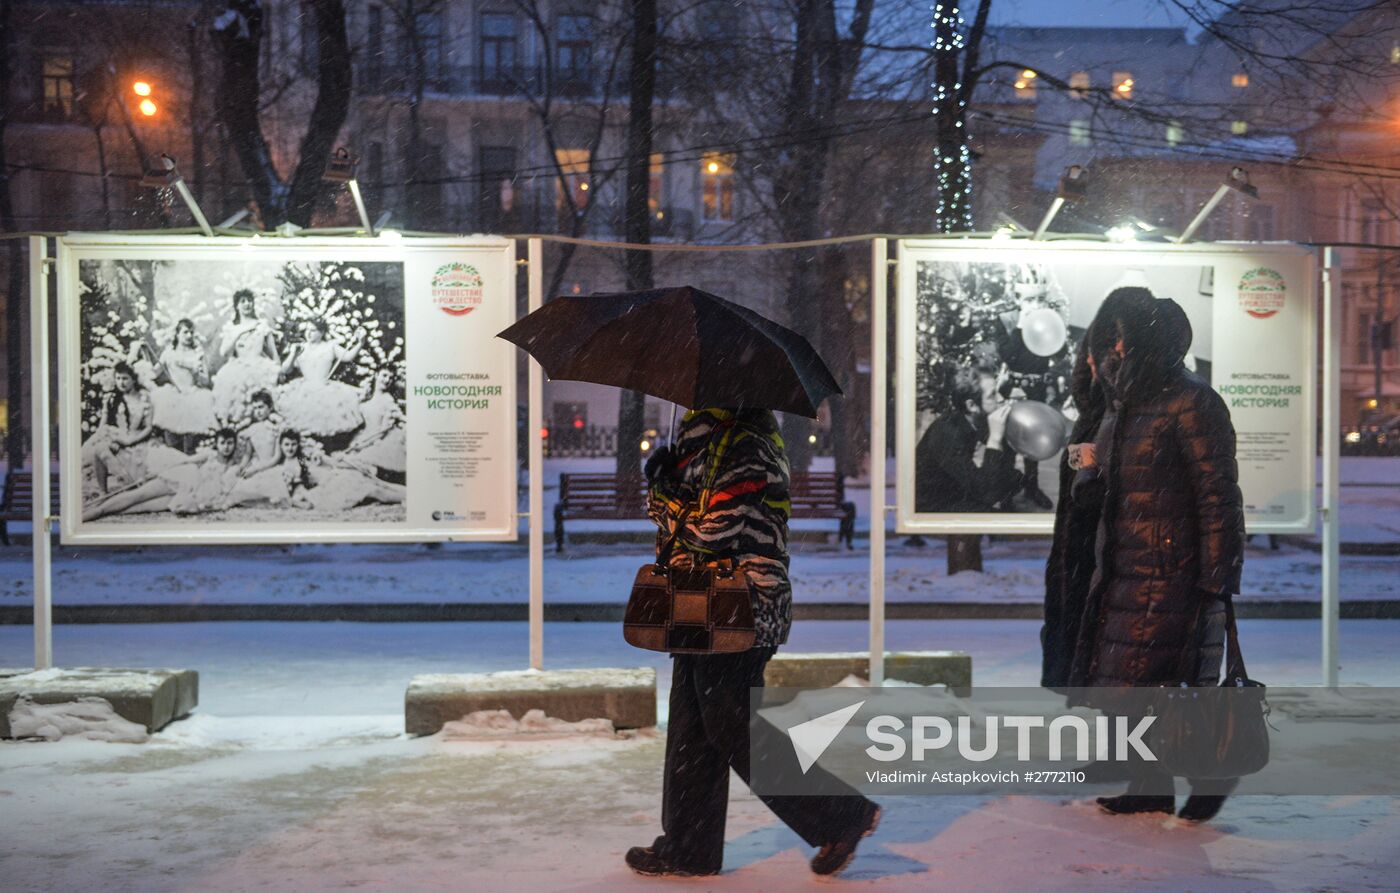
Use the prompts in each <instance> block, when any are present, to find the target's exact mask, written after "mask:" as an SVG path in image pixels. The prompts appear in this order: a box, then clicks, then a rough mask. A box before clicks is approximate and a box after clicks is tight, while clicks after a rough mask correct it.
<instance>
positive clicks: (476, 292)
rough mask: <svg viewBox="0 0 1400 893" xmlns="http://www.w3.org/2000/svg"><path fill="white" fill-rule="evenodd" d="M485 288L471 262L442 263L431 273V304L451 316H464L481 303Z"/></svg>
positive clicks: (479, 274)
mask: <svg viewBox="0 0 1400 893" xmlns="http://www.w3.org/2000/svg"><path fill="white" fill-rule="evenodd" d="M484 293H485V288H484V287H483V280H482V278H481V273H479V272H477V269H476V267H473V266H472V265H471V264H464V263H450V264H443V265H442V266H440V267H438V268H437V272H436V273H434V274H433V287H432V295H433V305H434V306H436V307H437V308H439V309H440V310H442V312H443V313H446V314H449V315H451V316H466V315H467V314H468V313H471V312H472V311H473V310H475V309H476V308H477V307H478V306H480V305H481V302H482V299H483V296H484Z"/></svg>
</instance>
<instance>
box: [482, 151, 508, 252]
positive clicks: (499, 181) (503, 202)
mask: <svg viewBox="0 0 1400 893" xmlns="http://www.w3.org/2000/svg"><path fill="white" fill-rule="evenodd" d="M477 159H478V166H479V167H480V169H481V195H480V199H479V202H478V205H477V212H478V214H479V215H480V217H481V228H482V230H483V231H484V232H491V231H492V230H496V229H499V228H500V226H501V223H502V222H503V221H504V220H505V219H506V218H507V217H509V216H510V214H511V212H513V211H514V210H515V148H514V147H513V146H482V147H481V148H480V149H479V150H478V152H477Z"/></svg>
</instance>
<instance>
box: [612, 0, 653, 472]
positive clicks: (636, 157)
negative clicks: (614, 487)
mask: <svg viewBox="0 0 1400 893" xmlns="http://www.w3.org/2000/svg"><path fill="white" fill-rule="evenodd" d="M631 7H632V54H631V56H632V58H631V70H630V71H629V73H628V85H629V88H630V93H629V95H628V101H627V196H626V204H625V206H624V208H623V215H624V217H623V232H624V238H625V239H626V241H628V242H631V243H634V244H637V245H646V244H649V243H650V242H651V206H650V204H649V202H648V199H649V198H650V197H651V148H652V100H653V98H654V96H655V94H656V0H631ZM624 262H625V263H626V266H627V288H628V289H632V290H637V289H646V288H651V287H652V285H653V281H652V269H651V252H650V251H628V252H627V253H626V255H625V257H624ZM645 428H646V396H645V395H644V394H640V393H638V392H636V391H623V392H622V394H621V395H620V396H619V397H618V404H617V474H618V475H619V476H623V475H625V476H627V477H628V478H636V479H637V482H638V483H639V484H640V476H641V466H642V448H641V442H642V433H643V431H644V430H645ZM652 446H653V448H655V445H654V444H653V445H652ZM625 492H631V491H630V489H629V490H628V491H625Z"/></svg>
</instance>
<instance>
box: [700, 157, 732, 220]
mask: <svg viewBox="0 0 1400 893" xmlns="http://www.w3.org/2000/svg"><path fill="white" fill-rule="evenodd" d="M700 213H701V216H702V217H703V218H704V219H705V220H722V221H729V220H733V219H734V156H733V155H726V154H721V153H719V152H707V153H705V156H704V157H703V158H701V159H700Z"/></svg>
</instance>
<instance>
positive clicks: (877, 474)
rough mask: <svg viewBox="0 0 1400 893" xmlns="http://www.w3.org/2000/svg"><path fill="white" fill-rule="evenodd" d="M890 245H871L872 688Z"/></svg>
mask: <svg viewBox="0 0 1400 893" xmlns="http://www.w3.org/2000/svg"><path fill="white" fill-rule="evenodd" d="M888 255H889V243H888V240H886V239H875V240H874V241H873V242H872V243H871V245H870V684H871V685H884V684H885V424H886V421H887V419H886V418H885V408H886V401H885V385H886V380H885V373H886V368H885V367H886V364H885V341H886V327H887V323H886V320H885V311H886V308H887V303H886V284H887V283H888V282H889V275H890V270H889V264H888V263H887V259H888Z"/></svg>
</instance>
